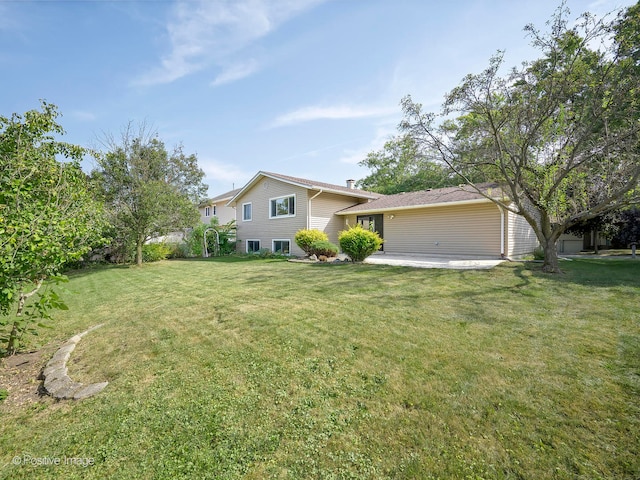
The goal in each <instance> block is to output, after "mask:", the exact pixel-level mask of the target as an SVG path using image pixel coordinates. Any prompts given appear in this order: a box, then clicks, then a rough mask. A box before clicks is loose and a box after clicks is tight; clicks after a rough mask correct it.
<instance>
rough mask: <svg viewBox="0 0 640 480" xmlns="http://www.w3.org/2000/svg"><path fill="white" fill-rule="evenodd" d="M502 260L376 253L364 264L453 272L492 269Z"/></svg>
mask: <svg viewBox="0 0 640 480" xmlns="http://www.w3.org/2000/svg"><path fill="white" fill-rule="evenodd" d="M504 261H505V260H503V259H494V258H476V257H470V256H465V257H463V256H459V257H436V256H428V255H405V254H398V253H377V254H374V255H371V256H370V257H368V258H367V259H366V260H365V263H371V264H378V265H392V266H398V267H415V268H449V269H454V270H482V269H489V268H493V267H495V266H496V265H499V264H500V263H502V262H504Z"/></svg>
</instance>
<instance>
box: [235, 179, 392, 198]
mask: <svg viewBox="0 0 640 480" xmlns="http://www.w3.org/2000/svg"><path fill="white" fill-rule="evenodd" d="M262 178H271V179H274V180H278V181H280V182H284V183H288V184H290V185H296V186H298V187H302V188H306V189H308V190H322V191H324V192H331V193H335V194H338V195H347V196H350V197H356V198H365V199H369V200H374V199H376V198H380V197H382V196H383V195H382V194H380V193H374V192H368V191H366V190H359V189H357V188H349V187H343V186H340V185H333V184H331V183H324V182H317V181H315V180H308V179H306V178H299V177H291V176H289V175H282V174H279V173H272V172H264V171H259V172H258V173H257V174H256V175H254V177H253V178H252V179H251V180H249V182H248V183H247V184H246V185H245V186H244V187H242V188H241V189H240V190H239V191H238V192H237V193H236V194H235V195H234V196H233V198H231V200H229V202H228V203H231V202H234V201H236V200H237V199H239V198H240V197H242V195H244V194H245V193H246V192H247V191H248V190H250V189H251V188H252V187H253V186H254V185H255V184H256V183H258V182H259V181H260V179H262Z"/></svg>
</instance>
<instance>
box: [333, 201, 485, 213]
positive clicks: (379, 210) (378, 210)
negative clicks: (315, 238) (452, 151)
mask: <svg viewBox="0 0 640 480" xmlns="http://www.w3.org/2000/svg"><path fill="white" fill-rule="evenodd" d="M479 203H492V201H491V200H489V199H488V198H478V199H476V200H461V201H458V202H439V203H428V204H426V205H424V204H423V205H408V206H406V207H387V208H375V209H369V210H357V211H355V212H336V213H335V214H336V215H368V214H372V213H382V212H384V213H386V212H397V211H398V210H417V209H420V208H433V207H447V206H456V205H474V204H479Z"/></svg>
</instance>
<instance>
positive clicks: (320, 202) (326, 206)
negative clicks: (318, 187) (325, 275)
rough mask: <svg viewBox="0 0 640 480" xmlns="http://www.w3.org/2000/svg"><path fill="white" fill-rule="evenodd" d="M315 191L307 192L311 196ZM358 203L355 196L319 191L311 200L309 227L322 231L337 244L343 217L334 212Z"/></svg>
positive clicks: (342, 228) (343, 226) (342, 225)
mask: <svg viewBox="0 0 640 480" xmlns="http://www.w3.org/2000/svg"><path fill="white" fill-rule="evenodd" d="M316 194H317V191H311V192H309V197H310V198H311V197H313V196H314V195H316ZM357 204H358V199H357V198H352V197H345V196H343V195H335V194H332V193H321V194H320V195H318V196H317V197H316V198H314V199H313V200H311V216H310V219H309V228H312V229H317V230H320V231H323V232H325V233H326V234H327V236H328V237H329V241H330V242H332V243H335V244H336V245H337V244H338V233H339V232H340V231H341V230H344V229H345V224H344V217H339V216H337V215H335V212H337V211H339V210H343V209H345V208H347V207H351V206H353V205H357Z"/></svg>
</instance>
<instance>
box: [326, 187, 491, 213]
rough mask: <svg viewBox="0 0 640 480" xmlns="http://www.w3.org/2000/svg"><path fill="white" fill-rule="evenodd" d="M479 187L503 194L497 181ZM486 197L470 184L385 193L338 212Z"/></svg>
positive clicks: (423, 204) (418, 205) (387, 208)
mask: <svg viewBox="0 0 640 480" xmlns="http://www.w3.org/2000/svg"><path fill="white" fill-rule="evenodd" d="M478 188H480V190H482V191H483V192H484V193H485V194H487V195H489V196H491V197H496V196H501V195H502V190H500V188H499V186H498V184H497V183H482V184H478ZM484 198H485V197H483V196H482V195H481V194H479V193H478V192H477V191H476V190H475V189H474V188H473V187H471V186H469V185H460V186H458V187H446V188H437V189H433V190H431V189H429V190H420V191H417V192H405V193H397V194H395V195H385V196H382V197H380V198H378V199H377V200H373V201H371V202H368V203H361V204H359V205H354V206H353V207H348V208H345V209H344V210H341V211H339V212H337V213H338V214H339V215H348V214H351V213H360V212H370V211H378V210H394V209H405V208H419V207H427V206H433V205H439V204H446V203H456V202H469V201H473V200H482V199H484Z"/></svg>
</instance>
